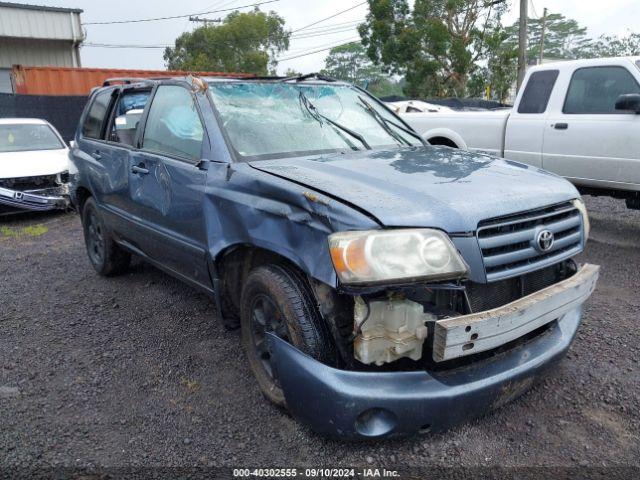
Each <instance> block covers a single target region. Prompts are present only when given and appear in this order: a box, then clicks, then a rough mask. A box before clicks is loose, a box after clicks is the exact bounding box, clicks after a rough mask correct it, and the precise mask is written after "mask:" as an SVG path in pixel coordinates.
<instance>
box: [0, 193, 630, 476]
mask: <svg viewBox="0 0 640 480" xmlns="http://www.w3.org/2000/svg"><path fill="white" fill-rule="evenodd" d="M587 202H588V206H589V208H590V210H591V213H592V224H593V233H592V239H591V240H590V242H589V245H588V248H587V251H586V252H585V253H584V254H583V255H582V256H581V258H580V260H581V261H589V262H592V263H596V264H600V265H602V267H603V268H602V274H601V280H600V283H599V286H598V288H597V290H596V292H595V293H594V295H593V297H592V298H591V300H590V301H589V302H588V304H587V306H586V312H585V316H584V320H583V324H582V327H581V328H580V331H579V333H578V336H577V338H576V341H575V342H574V344H573V347H572V348H571V351H570V353H569V355H568V357H567V358H566V359H565V360H564V361H563V362H561V363H560V365H559V366H558V368H557V369H555V370H554V371H553V372H551V374H550V375H549V376H548V377H547V378H546V379H545V380H543V381H542V382H541V383H540V384H538V385H537V386H536V387H535V388H534V389H533V390H532V391H531V392H530V393H528V394H526V395H525V396H524V397H522V398H521V399H519V400H517V401H515V402H514V403H511V404H509V405H507V406H505V407H503V408H501V409H499V410H497V411H495V412H494V413H492V414H490V415H488V416H486V417H484V418H481V419H478V420H477V421H474V422H472V423H470V424H466V425H463V426H460V427H458V428H456V429H453V430H451V431H449V432H446V433H444V434H432V435H427V436H417V437H412V438H407V439H402V440H394V441H383V442H378V443H367V444H345V443H340V442H336V441H328V440H325V439H323V438H320V437H318V436H316V435H314V434H313V433H311V432H310V431H308V430H307V429H306V428H305V427H303V426H300V425H298V424H297V423H296V422H295V421H294V420H293V419H291V418H290V417H288V416H287V415H286V414H285V413H283V412H281V411H280V410H278V409H276V408H274V407H272V406H271V405H269V404H268V403H267V402H266V401H265V400H264V399H263V398H262V396H261V395H260V393H259V391H258V388H257V386H256V384H255V382H254V381H253V378H252V376H251V373H250V371H249V369H248V367H247V363H246V362H245V359H244V356H243V352H242V350H241V347H240V339H239V333H238V332H228V331H226V330H225V329H224V328H223V327H222V326H221V325H220V324H219V323H218V322H217V321H216V318H215V311H214V306H213V305H212V303H211V302H210V301H209V300H208V299H207V298H206V297H205V296H204V295H202V294H201V293H199V292H197V291H195V290H192V289H191V288H189V287H186V286H184V285H182V284H181V283H179V282H178V281H176V280H174V279H172V278H171V277H169V276H167V275H164V274H163V273H161V272H160V271H158V270H156V269H154V268H152V267H150V266H148V265H145V264H143V263H141V262H135V263H134V266H133V268H132V270H131V272H130V273H129V274H127V275H124V276H121V277H117V278H112V279H104V278H101V277H99V276H97V275H96V274H95V273H94V271H93V270H92V269H91V267H90V265H89V262H88V260H87V259H86V255H85V252H84V245H83V240H82V232H81V228H80V221H79V218H78V217H77V216H76V215H73V214H54V215H51V214H47V215H41V214H39V215H30V216H21V217H14V218H10V219H3V220H2V222H3V223H1V224H0V471H2V472H12V471H13V472H21V471H22V472H24V471H25V470H24V469H27V468H34V467H43V468H51V467H60V466H64V467H71V468H95V467H205V466H233V467H273V466H279V467H298V468H301V467H312V466H326V467H346V466H358V465H360V466H372V467H388V468H389V467H402V468H408V467H431V468H433V467H448V466H465V467H476V466H485V467H495V466H502V467H511V466H530V465H535V466H555V467H558V466H561V467H587V466H590V467H593V466H597V467H612V466H635V467H638V466H639V465H640V461H639V460H638V459H639V456H640V433H639V432H640V395H639V392H640V388H639V386H640V373H639V372H640V369H639V365H638V362H639V359H640V337H639V336H638V335H637V327H638V317H639V314H640V297H639V296H638V294H637V287H638V285H640V273H639V271H638V266H639V265H640V245H639V242H640V212H636V211H629V210H626V209H625V208H624V204H623V203H622V202H619V201H616V200H611V199H607V198H590V197H588V198H587Z"/></svg>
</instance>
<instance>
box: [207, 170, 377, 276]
mask: <svg viewBox="0 0 640 480" xmlns="http://www.w3.org/2000/svg"><path fill="white" fill-rule="evenodd" d="M204 213H205V222H206V230H207V238H208V242H209V244H208V251H209V255H210V256H211V258H212V259H216V258H218V256H219V255H220V254H221V253H222V252H223V251H225V250H226V249H228V248H229V247H232V246H234V245H251V246H255V247H259V248H262V249H265V250H269V251H271V252H274V253H277V254H278V255H280V256H282V257H284V258H287V259H288V260H290V261H291V262H292V263H294V264H295V265H297V266H298V267H299V268H300V269H301V270H302V271H303V272H305V273H307V274H308V275H309V276H310V277H311V278H314V279H316V280H318V281H320V282H322V283H325V284H328V285H331V286H335V285H336V277H335V271H334V269H333V264H332V262H331V258H330V255H329V246H328V243H327V237H328V235H330V234H331V233H333V232H337V231H345V230H367V229H376V228H379V227H380V225H379V224H377V223H376V222H375V221H374V220H373V219H372V218H370V217H367V216H366V215H365V214H363V213H361V212H358V211H356V210H355V209H353V208H351V207H349V206H347V205H345V204H344V203H342V202H340V201H338V200H335V199H330V198H328V197H326V196H324V195H322V194H320V193H318V192H313V191H311V190H310V189H309V188H307V187H303V186H301V185H298V184H295V183H293V182H290V181H288V180H285V179H282V178H279V177H276V176H274V175H271V174H269V173H265V172H261V171H259V170H256V169H253V168H251V167H250V166H249V165H248V164H245V163H236V164H211V166H210V168H209V173H208V177H207V186H206V191H205V199H204Z"/></svg>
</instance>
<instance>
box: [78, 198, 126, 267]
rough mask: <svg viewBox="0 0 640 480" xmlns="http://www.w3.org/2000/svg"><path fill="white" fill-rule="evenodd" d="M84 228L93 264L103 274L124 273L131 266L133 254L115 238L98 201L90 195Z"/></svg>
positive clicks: (83, 216) (83, 212)
mask: <svg viewBox="0 0 640 480" xmlns="http://www.w3.org/2000/svg"><path fill="white" fill-rule="evenodd" d="M82 228H83V230H84V243H85V246H86V247H87V256H88V257H89V262H91V266H92V267H93V268H94V269H95V271H96V272H98V273H99V274H100V275H103V276H111V275H117V274H120V273H123V272H124V271H126V270H127V268H129V264H130V263H131V254H130V253H129V252H126V251H124V250H122V249H121V248H120V247H119V246H118V245H117V244H116V242H115V241H114V240H113V238H112V236H111V234H110V233H109V230H108V229H107V227H106V226H105V224H104V220H103V219H102V215H101V214H100V211H99V210H98V207H97V205H96V202H95V201H94V200H93V198H91V197H89V198H88V199H87V201H86V202H85V203H84V206H83V208H82Z"/></svg>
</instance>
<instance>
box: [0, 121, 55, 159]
mask: <svg viewBox="0 0 640 480" xmlns="http://www.w3.org/2000/svg"><path fill="white" fill-rule="evenodd" d="M60 148H64V145H63V144H62V142H61V141H60V139H59V138H58V136H57V135H56V134H55V133H54V132H53V130H51V128H50V127H49V126H48V125H38V124H24V123H20V124H9V125H7V124H4V125H0V152H25V151H28V150H57V149H60Z"/></svg>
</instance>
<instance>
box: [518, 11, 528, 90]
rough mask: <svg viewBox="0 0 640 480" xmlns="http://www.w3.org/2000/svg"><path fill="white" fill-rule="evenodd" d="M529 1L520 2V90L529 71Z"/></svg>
mask: <svg viewBox="0 0 640 480" xmlns="http://www.w3.org/2000/svg"><path fill="white" fill-rule="evenodd" d="M528 3H529V0H520V21H519V26H520V28H519V30H518V84H517V85H518V90H520V86H521V85H522V81H523V80H524V74H525V72H526V71H527V6H528Z"/></svg>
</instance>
